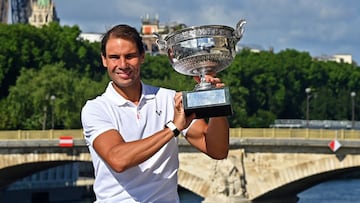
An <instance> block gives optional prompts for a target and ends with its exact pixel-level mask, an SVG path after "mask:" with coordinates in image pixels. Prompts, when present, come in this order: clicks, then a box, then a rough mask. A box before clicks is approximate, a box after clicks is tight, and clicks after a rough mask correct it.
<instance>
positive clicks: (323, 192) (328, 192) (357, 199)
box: [180, 179, 360, 203]
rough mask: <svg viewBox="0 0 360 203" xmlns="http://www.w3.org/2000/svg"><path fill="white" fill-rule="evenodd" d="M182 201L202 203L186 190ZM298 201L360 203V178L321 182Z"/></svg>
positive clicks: (308, 202) (306, 191)
mask: <svg viewBox="0 0 360 203" xmlns="http://www.w3.org/2000/svg"><path fill="white" fill-rule="evenodd" d="M180 197H182V200H181V203H201V201H202V199H201V198H200V197H199V196H194V194H193V193H190V192H188V191H185V192H183V193H180ZM298 197H299V201H298V203H360V179H337V180H331V181H327V182H323V183H320V184H318V185H316V186H313V187H311V188H309V189H307V190H305V191H303V192H302V193H300V194H299V195H298Z"/></svg>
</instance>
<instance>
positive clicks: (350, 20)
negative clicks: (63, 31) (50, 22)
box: [53, 0, 360, 64]
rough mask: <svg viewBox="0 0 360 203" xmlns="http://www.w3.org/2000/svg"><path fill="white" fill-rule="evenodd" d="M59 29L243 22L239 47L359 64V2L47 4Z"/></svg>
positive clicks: (100, 0)
mask: <svg viewBox="0 0 360 203" xmlns="http://www.w3.org/2000/svg"><path fill="white" fill-rule="evenodd" d="M53 1H54V2H55V6H56V11H57V15H58V17H59V18H60V24H62V25H69V26H72V25H78V26H79V27H80V29H81V30H82V31H83V32H95V33H104V32H105V31H106V30H108V29H109V28H110V27H112V26H114V25H116V24H129V25H131V26H133V27H136V28H137V29H138V30H140V27H141V18H142V17H145V16H146V15H149V16H150V17H155V16H158V18H159V21H160V23H161V24H166V23H172V22H177V23H183V24H185V25H187V26H199V25H226V26H230V27H233V28H235V26H236V23H237V22H238V21H239V20H241V19H245V20H246V22H247V23H246V24H245V26H244V28H245V32H244V35H243V38H242V39H241V40H240V42H239V43H240V45H245V46H251V47H257V48H260V49H263V50H269V49H273V50H274V51H275V52H279V51H282V50H285V49H295V50H298V51H305V52H308V53H309V54H310V55H311V56H313V57H319V56H324V55H326V56H331V55H334V54H351V55H352V57H353V60H354V61H356V62H357V63H358V64H360V38H359V36H360V1H359V0H159V1H156V0H152V1H151V0H75V1H74V0H53Z"/></svg>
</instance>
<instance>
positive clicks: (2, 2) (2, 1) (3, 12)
mask: <svg viewBox="0 0 360 203" xmlns="http://www.w3.org/2000/svg"><path fill="white" fill-rule="evenodd" d="M8 15H9V1H8V0H0V23H7V22H8Z"/></svg>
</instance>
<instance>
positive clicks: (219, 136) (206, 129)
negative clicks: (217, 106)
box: [186, 117, 229, 159]
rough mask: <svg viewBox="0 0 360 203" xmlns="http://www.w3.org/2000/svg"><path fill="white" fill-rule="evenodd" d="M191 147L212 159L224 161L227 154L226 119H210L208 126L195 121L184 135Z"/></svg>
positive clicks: (227, 125)
mask: <svg viewBox="0 0 360 203" xmlns="http://www.w3.org/2000/svg"><path fill="white" fill-rule="evenodd" d="M186 139H187V140H188V141H189V143H190V144H191V145H193V146H194V147H196V148H197V149H199V150H200V151H202V152H204V153H205V154H207V155H208V156H210V157H212V158H214V159H224V158H226V157H227V155H228V152H229V124H228V121H227V119H226V117H214V118H210V119H209V122H208V124H207V123H206V122H205V121H204V120H203V119H199V120H196V121H195V122H194V123H193V124H192V125H191V126H190V128H189V130H188V131H187V133H186Z"/></svg>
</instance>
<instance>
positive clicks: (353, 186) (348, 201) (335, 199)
mask: <svg viewBox="0 0 360 203" xmlns="http://www.w3.org/2000/svg"><path fill="white" fill-rule="evenodd" d="M298 197H299V198H300V200H299V203H360V179H339V180H332V181H328V182H324V183H321V184H319V185H316V186H314V187H312V188H310V189H308V190H306V191H304V192H302V193H300V194H299V195H298Z"/></svg>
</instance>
